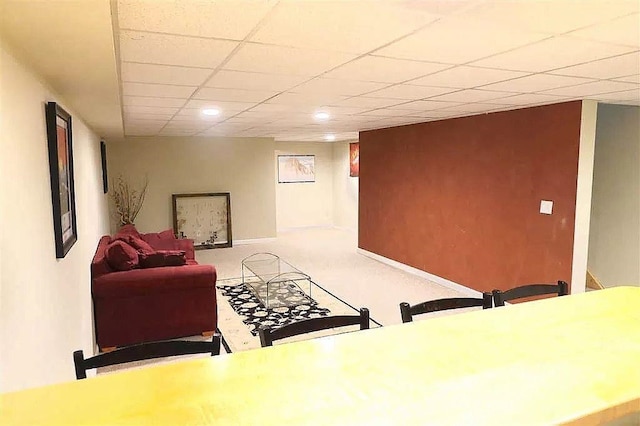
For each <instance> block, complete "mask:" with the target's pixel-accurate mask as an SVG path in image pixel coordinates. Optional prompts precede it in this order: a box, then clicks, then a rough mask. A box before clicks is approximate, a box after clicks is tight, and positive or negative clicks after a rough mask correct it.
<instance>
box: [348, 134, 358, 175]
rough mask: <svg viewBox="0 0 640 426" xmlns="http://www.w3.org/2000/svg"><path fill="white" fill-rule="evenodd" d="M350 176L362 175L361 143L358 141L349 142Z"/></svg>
mask: <svg viewBox="0 0 640 426" xmlns="http://www.w3.org/2000/svg"><path fill="white" fill-rule="evenodd" d="M349 176H351V177H358V176H360V144H359V143H358V142H355V143H350V144H349Z"/></svg>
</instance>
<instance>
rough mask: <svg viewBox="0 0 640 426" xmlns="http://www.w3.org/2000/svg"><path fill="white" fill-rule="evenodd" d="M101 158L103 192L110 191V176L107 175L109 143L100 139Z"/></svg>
mask: <svg viewBox="0 0 640 426" xmlns="http://www.w3.org/2000/svg"><path fill="white" fill-rule="evenodd" d="M100 158H101V160H102V192H103V193H105V194H106V193H107V192H109V178H108V176H107V144H105V143H104V141H100Z"/></svg>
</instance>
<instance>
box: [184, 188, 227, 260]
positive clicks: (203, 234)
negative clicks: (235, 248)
mask: <svg viewBox="0 0 640 426" xmlns="http://www.w3.org/2000/svg"><path fill="white" fill-rule="evenodd" d="M171 198H172V201H173V231H174V233H175V234H176V236H177V237H178V238H189V239H191V240H193V245H194V247H195V249H196V250H201V249H210V248H222V247H231V246H232V240H231V194H229V193H228V192H216V193H198V194H173V195H172V196H171Z"/></svg>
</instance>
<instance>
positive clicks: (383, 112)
mask: <svg viewBox="0 0 640 426" xmlns="http://www.w3.org/2000/svg"><path fill="white" fill-rule="evenodd" d="M358 115H360V116H369V115H373V116H381V117H401V116H407V115H411V111H406V110H401V109H391V108H380V109H374V110H371V111H365V112H362V113H360V114H358Z"/></svg>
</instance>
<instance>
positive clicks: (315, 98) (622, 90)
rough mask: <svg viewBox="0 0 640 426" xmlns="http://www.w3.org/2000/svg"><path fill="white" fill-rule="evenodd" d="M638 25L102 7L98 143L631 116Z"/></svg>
mask: <svg viewBox="0 0 640 426" xmlns="http://www.w3.org/2000/svg"><path fill="white" fill-rule="evenodd" d="M54 3H55V2H54ZM78 3H80V2H78ZM639 12H640V1H638V0H606V1H605V0H589V1H584V0H544V1H542V0H541V1H520V0H512V1H508V0H502V1H472V0H469V1H466V0H458V1H450V0H368V1H358V0H352V1H320V0H318V1H312V0H310V1H301V0H281V1H272V0H261V1H256V0H254V1H232V0H228V1H225V0H208V1H204V0H183V1H160V0H153V1H140V0H120V1H114V2H112V3H111V15H112V34H111V35H112V40H113V45H114V46H113V47H114V48H115V50H114V51H113V52H112V59H113V63H114V67H115V68H116V71H117V73H116V75H117V87H118V89H117V90H118V92H119V93H117V95H118V98H119V101H120V105H119V106H120V108H119V110H118V112H119V113H120V114H121V118H122V126H123V127H120V128H119V129H114V128H111V130H113V131H115V130H119V131H120V132H124V134H125V135H126V136H239V137H254V136H255V137H258V136H259V137H273V138H275V139H276V140H296V141H322V140H324V139H325V137H326V135H328V134H332V135H335V137H336V140H348V139H354V138H356V137H357V134H358V131H361V130H368V129H375V128H382V127H389V126H396V125H404V124H410V123H418V122H425V121H431V120H441V119H446V118H452V117H460V116H466V115H473V114H482V113H487V112H493V111H502V110H509V109H515V108H523V107H527V106H533V105H541V104H550V103H557V102H565V101H569V100H575V99H594V100H598V101H602V102H608V103H620V104H628V105H640V14H639ZM80 35H81V34H80ZM78 43H80V44H82V43H83V41H82V40H78ZM87 60H89V58H88V59H87ZM96 102H100V100H99V99H96ZM208 107H210V108H217V109H218V110H219V111H220V114H219V115H218V116H215V117H210V116H203V115H202V109H203V108H208ZM320 110H322V111H326V112H329V114H330V119H329V120H326V121H322V122H319V121H316V120H315V119H314V117H313V115H314V113H315V112H317V111H320ZM80 113H82V111H80ZM103 127H104V126H103ZM112 127H113V126H112Z"/></svg>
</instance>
